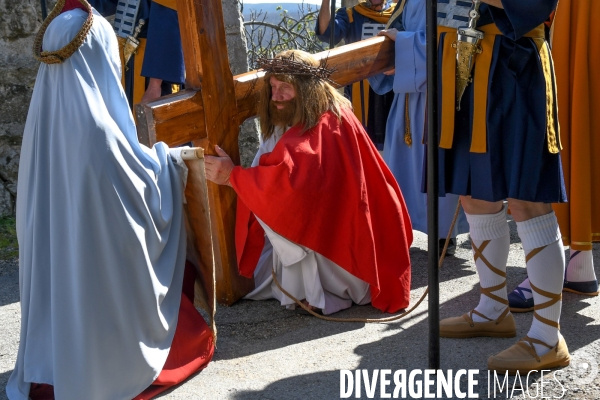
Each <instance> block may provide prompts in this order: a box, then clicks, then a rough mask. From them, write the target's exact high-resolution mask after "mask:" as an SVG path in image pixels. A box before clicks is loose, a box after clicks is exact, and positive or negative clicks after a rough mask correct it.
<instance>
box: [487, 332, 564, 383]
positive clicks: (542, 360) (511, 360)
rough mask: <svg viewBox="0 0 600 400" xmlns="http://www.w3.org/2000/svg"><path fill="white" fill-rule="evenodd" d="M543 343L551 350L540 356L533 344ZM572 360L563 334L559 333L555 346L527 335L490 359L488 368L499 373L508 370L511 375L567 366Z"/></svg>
mask: <svg viewBox="0 0 600 400" xmlns="http://www.w3.org/2000/svg"><path fill="white" fill-rule="evenodd" d="M534 343H536V344H543V345H544V346H545V347H547V348H549V349H550V350H549V351H547V352H546V353H545V354H544V355H542V356H539V355H538V354H537V352H536V351H535V348H534V347H533V344H534ZM570 361H571V356H570V355H569V349H568V348H567V343H566V342H565V339H564V338H563V337H562V335H561V334H560V333H559V335H558V343H557V344H556V345H554V347H552V346H549V345H548V344H546V343H543V342H542V341H540V340H537V339H532V338H529V337H527V336H525V337H524V338H523V339H521V340H520V341H519V342H517V343H516V344H514V345H512V346H511V347H509V348H508V349H506V350H504V351H501V352H500V353H498V354H496V355H493V356H491V357H490V358H489V359H488V370H493V371H496V372H499V373H505V372H506V371H508V374H509V375H516V373H517V372H519V374H521V375H524V374H526V373H528V372H529V371H536V370H537V371H539V370H542V369H550V368H557V367H566V366H568V365H569V363H570Z"/></svg>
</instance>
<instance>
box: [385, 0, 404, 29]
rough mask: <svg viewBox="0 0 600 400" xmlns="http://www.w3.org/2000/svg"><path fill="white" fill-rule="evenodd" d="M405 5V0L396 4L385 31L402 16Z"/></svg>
mask: <svg viewBox="0 0 600 400" xmlns="http://www.w3.org/2000/svg"><path fill="white" fill-rule="evenodd" d="M405 5H406V0H402V1H401V2H399V3H397V4H396V9H395V10H394V13H393V14H392V16H391V17H390V20H389V21H388V23H387V24H386V25H385V29H389V28H390V26H392V24H393V23H394V22H396V20H397V19H398V18H400V16H401V15H402V11H404V6H405Z"/></svg>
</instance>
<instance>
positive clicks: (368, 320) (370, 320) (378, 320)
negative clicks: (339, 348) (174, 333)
mask: <svg viewBox="0 0 600 400" xmlns="http://www.w3.org/2000/svg"><path fill="white" fill-rule="evenodd" d="M459 211H460V200H458V204H457V205H456V211H454V218H453V219H452V225H450V229H449V230H448V235H447V236H446V243H445V244H444V248H443V250H442V255H441V256H440V261H439V264H438V268H441V267H442V263H443V262H444V258H445V257H446V250H447V249H448V243H449V242H450V237H451V235H452V232H453V230H454V225H455V224H456V220H457V219H458V213H459ZM271 276H272V277H273V282H275V285H276V286H277V287H278V288H279V290H281V293H283V294H285V295H286V296H287V297H289V298H290V299H292V300H293V301H294V302H295V303H296V304H297V305H299V306H300V307H302V308H303V309H304V310H306V311H308V312H309V313H310V314H311V315H313V316H315V317H317V318H320V319H323V320H325V321H333V322H363V323H381V322H392V321H397V320H399V319H400V318H404V317H406V316H407V315H408V314H410V313H412V312H413V311H414V310H415V309H416V308H417V307H418V306H419V304H421V303H422V302H423V300H425V297H427V293H429V286H427V288H426V289H425V292H423V294H422V295H421V297H420V298H419V300H418V301H417V302H416V303H415V305H414V306H412V307H411V308H410V309H409V310H408V311H405V312H403V313H402V314H398V315H394V316H392V317H387V318H335V317H327V316H325V315H320V314H317V313H316V312H314V311H313V310H311V309H310V308H309V307H308V306H306V305H304V304H303V303H302V302H301V301H300V300H298V299H297V298H295V297H294V296H292V295H291V294H290V293H289V292H288V291H286V290H285V289H284V288H282V287H281V285H280V284H279V281H278V280H277V276H276V275H275V269H272V270H271ZM507 310H508V308H507Z"/></svg>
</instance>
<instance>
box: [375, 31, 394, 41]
mask: <svg viewBox="0 0 600 400" xmlns="http://www.w3.org/2000/svg"><path fill="white" fill-rule="evenodd" d="M396 35H398V29H396V28H392V29H384V30H382V31H380V32H379V33H378V34H377V36H387V37H388V38H390V39H392V40H393V41H394V42H395V41H396Z"/></svg>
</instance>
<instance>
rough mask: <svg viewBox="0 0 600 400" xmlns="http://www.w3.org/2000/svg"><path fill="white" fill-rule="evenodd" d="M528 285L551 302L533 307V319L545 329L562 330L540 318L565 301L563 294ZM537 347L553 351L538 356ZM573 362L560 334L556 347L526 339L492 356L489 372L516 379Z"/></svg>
mask: <svg viewBox="0 0 600 400" xmlns="http://www.w3.org/2000/svg"><path fill="white" fill-rule="evenodd" d="M529 283H530V285H531V289H532V290H533V291H534V292H536V293H538V294H541V295H542V296H544V297H547V298H549V299H550V300H548V301H547V302H545V303H542V304H536V305H535V306H534V311H533V317H534V318H535V319H537V320H538V321H540V322H542V323H544V324H546V325H550V326H552V327H554V328H556V329H560V325H559V324H558V322H556V321H552V320H550V319H547V318H544V317H542V316H541V315H539V314H538V310H541V309H543V308H546V307H550V306H552V305H554V304H556V303H557V302H559V301H560V300H561V299H562V293H551V292H548V291H545V290H542V289H540V288H538V287H536V286H535V285H534V284H533V283H531V281H530V282H529ZM534 344H538V345H541V346H544V347H547V348H549V349H550V351H549V352H547V353H546V354H544V355H542V356H540V355H538V354H537V351H536V350H535V347H534V346H533V345H534ZM570 361H571V356H570V355H569V349H568V348H567V343H566V342H565V339H564V338H563V336H562V335H561V334H560V332H558V343H557V344H555V345H554V346H551V345H549V344H548V343H545V342H543V341H541V340H539V339H535V338H532V337H529V336H525V337H524V338H523V339H521V340H520V341H519V342H517V343H516V344H514V345H512V346H511V347H509V348H508V349H506V350H504V351H501V352H500V353H498V354H496V355H494V356H491V357H490V358H489V359H488V369H489V370H494V371H497V372H501V373H504V372H506V371H508V373H509V374H511V375H514V374H516V373H517V371H518V372H519V374H524V373H527V372H529V371H533V370H542V369H549V368H556V367H566V366H567V365H569V363H570Z"/></svg>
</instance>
